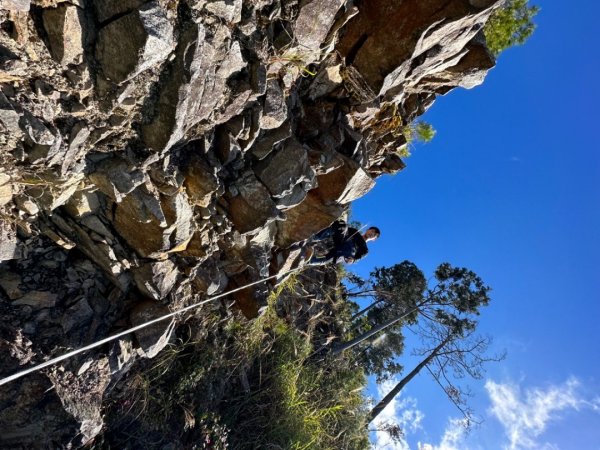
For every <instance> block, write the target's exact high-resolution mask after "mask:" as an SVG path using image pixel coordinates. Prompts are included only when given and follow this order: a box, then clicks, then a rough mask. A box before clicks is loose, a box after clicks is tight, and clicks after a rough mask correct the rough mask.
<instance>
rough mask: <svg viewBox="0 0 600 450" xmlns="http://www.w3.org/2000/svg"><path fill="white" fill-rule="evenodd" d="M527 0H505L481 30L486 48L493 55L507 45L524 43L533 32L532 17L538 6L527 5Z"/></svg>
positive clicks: (504, 48) (497, 53)
mask: <svg viewBox="0 0 600 450" xmlns="http://www.w3.org/2000/svg"><path fill="white" fill-rule="evenodd" d="M528 1H529V0H507V2H506V3H505V5H504V6H503V7H502V8H500V9H498V10H496V12H494V13H493V14H492V16H491V17H490V19H489V20H488V22H487V24H486V25H485V27H484V29H483V32H484V33H485V38H486V40H487V45H488V48H489V49H490V51H491V52H492V53H493V54H494V55H496V56H498V55H499V54H500V53H501V52H502V51H503V50H506V49H507V48H509V47H512V46H514V45H521V44H523V43H525V41H526V40H527V39H528V38H529V37H530V36H531V35H532V34H533V31H534V30H535V24H534V23H533V17H534V16H535V15H536V14H537V13H538V12H539V10H540V8H539V7H537V6H529V5H528Z"/></svg>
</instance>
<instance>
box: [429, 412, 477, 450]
mask: <svg viewBox="0 0 600 450" xmlns="http://www.w3.org/2000/svg"><path fill="white" fill-rule="evenodd" d="M465 433H466V428H465V421H464V419H450V420H449V421H448V425H447V426H446V430H445V431H444V435H443V436H442V440H441V442H440V445H432V444H422V443H421V442H419V443H418V448H419V450H465V445H464V443H463V438H464V436H465Z"/></svg>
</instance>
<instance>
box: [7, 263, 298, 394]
mask: <svg viewBox="0 0 600 450" xmlns="http://www.w3.org/2000/svg"><path fill="white" fill-rule="evenodd" d="M302 268H303V267H298V268H296V269H292V270H288V271H287V272H284V273H283V274H280V275H271V276H270V277H267V278H263V279H261V280H258V281H253V282H252V283H248V284H246V285H244V286H240V287H238V288H235V289H232V290H230V291H227V292H223V293H221V294H218V295H215V296H214V297H210V298H208V299H206V300H202V301H201V302H198V303H194V304H193V305H189V306H186V307H184V308H181V309H179V310H177V311H172V312H170V313H168V314H165V315H163V316H160V317H157V318H155V319H152V320H149V321H147V322H144V323H141V324H139V325H136V326H135V327H131V328H128V329H127V330H124V331H121V332H120V333H117V334H114V335H112V336H109V337H106V338H104V339H101V340H99V341H96V342H94V343H92V344H89V345H86V346H85V347H81V348H78V349H75V350H73V351H70V352H68V353H65V354H64V355H61V356H57V357H56V358H52V359H49V360H48V361H45V362H43V363H41V364H37V365H35V366H32V367H29V368H28V369H25V370H22V371H21V372H17V373H15V374H13V375H10V376H8V377H6V378H3V379H1V380H0V386H2V385H4V384H7V383H10V382H11V381H15V380H17V379H19V378H21V377H24V376H25V375H28V374H30V373H33V372H37V371H39V370H42V369H44V368H46V367H50V366H52V365H54V364H56V363H59V362H61V361H64V360H66V359H69V358H71V357H72V356H75V355H78V354H79V353H84V352H87V351H88V350H91V349H93V348H96V347H100V346H101V345H103V344H106V343H107V342H110V341H114V340H115V339H119V338H120V337H123V336H126V335H128V334H129V333H133V332H134V331H138V330H141V329H142V328H146V327H149V326H150V325H154V324H155V323H158V322H162V321H163V320H166V319H169V318H171V317H175V316H177V315H179V314H182V313H185V312H187V311H190V310H192V309H195V308H198V307H200V306H202V305H205V304H207V303H210V302H212V301H214V300H217V299H219V298H222V297H225V296H226V295H229V294H233V293H234V292H238V291H241V290H242V289H246V288H249V287H251V286H255V285H257V284H260V283H264V282H265V281H269V280H272V279H274V278H279V277H280V278H283V277H285V276H287V275H289V274H291V273H293V272H297V271H298V270H300V269H302Z"/></svg>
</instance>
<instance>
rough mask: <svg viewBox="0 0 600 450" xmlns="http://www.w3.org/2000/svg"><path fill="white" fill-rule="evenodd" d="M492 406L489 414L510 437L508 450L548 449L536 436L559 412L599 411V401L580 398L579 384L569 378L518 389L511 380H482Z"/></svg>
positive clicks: (540, 433)
mask: <svg viewBox="0 0 600 450" xmlns="http://www.w3.org/2000/svg"><path fill="white" fill-rule="evenodd" d="M485 388H486V390H487V392H488V395H489V397H490V400H491V402H492V406H491V408H490V410H489V411H490V413H491V414H492V415H493V416H494V417H496V419H498V421H500V423H501V424H502V426H503V427H504V430H505V432H506V435H507V437H508V440H509V444H508V445H507V446H506V447H505V448H508V449H510V450H517V449H529V448H536V449H537V448H542V447H543V448H548V449H551V448H553V447H554V446H553V445H552V444H549V443H544V444H541V443H539V442H537V440H538V438H539V437H540V436H541V435H542V434H543V433H544V431H545V430H546V427H547V425H548V423H549V422H551V421H555V420H557V419H559V418H560V414H559V413H560V412H561V411H567V410H575V411H580V410H581V409H582V408H591V409H593V410H594V411H598V409H599V406H600V402H598V399H597V398H596V399H594V400H592V401H591V402H590V401H587V400H585V399H584V398H583V396H582V394H581V392H580V391H581V384H580V382H579V381H578V380H577V379H576V378H575V377H570V378H569V379H567V381H565V382H564V383H562V384H558V385H551V386H549V387H547V388H546V389H544V388H539V387H535V388H531V389H526V390H525V392H524V393H523V392H521V387H520V386H518V385H516V384H512V383H505V384H502V383H496V382H494V381H492V380H488V381H486V383H485Z"/></svg>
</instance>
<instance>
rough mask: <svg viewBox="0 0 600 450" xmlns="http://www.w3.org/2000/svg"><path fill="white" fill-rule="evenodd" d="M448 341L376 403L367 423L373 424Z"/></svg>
mask: <svg viewBox="0 0 600 450" xmlns="http://www.w3.org/2000/svg"><path fill="white" fill-rule="evenodd" d="M450 339H451V337H450V336H448V337H447V338H446V339H444V340H443V341H442V342H440V344H439V345H438V346H437V347H436V348H434V349H433V350H432V352H431V353H430V354H429V355H428V356H427V358H425V359H424V360H423V361H421V362H420V363H419V364H418V365H417V367H415V368H414V369H413V370H412V371H411V372H410V373H409V374H408V375H406V376H405V377H404V378H402V379H401V380H400V382H399V383H398V384H397V385H396V386H394V389H392V390H391V391H390V392H389V393H388V394H387V395H386V396H385V397H383V399H382V400H381V401H380V402H379V403H377V405H375V407H374V408H373V409H372V410H371V412H370V414H369V423H371V422H373V420H374V419H375V417H377V416H378V415H379V414H380V413H381V411H383V410H384V409H385V407H386V406H387V405H388V404H389V403H390V402H391V401H392V399H393V398H394V397H395V396H396V395H398V393H399V392H400V391H401V390H402V389H404V386H406V385H407V384H408V382H409V381H410V380H412V379H413V378H414V377H415V376H416V375H417V374H418V373H419V372H420V371H421V370H422V369H423V367H425V366H426V365H427V364H429V362H430V361H431V360H432V359H433V358H435V356H436V355H437V353H438V352H439V351H440V350H441V349H442V348H444V346H445V345H446V344H447V343H448V342H449V341H450Z"/></svg>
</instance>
